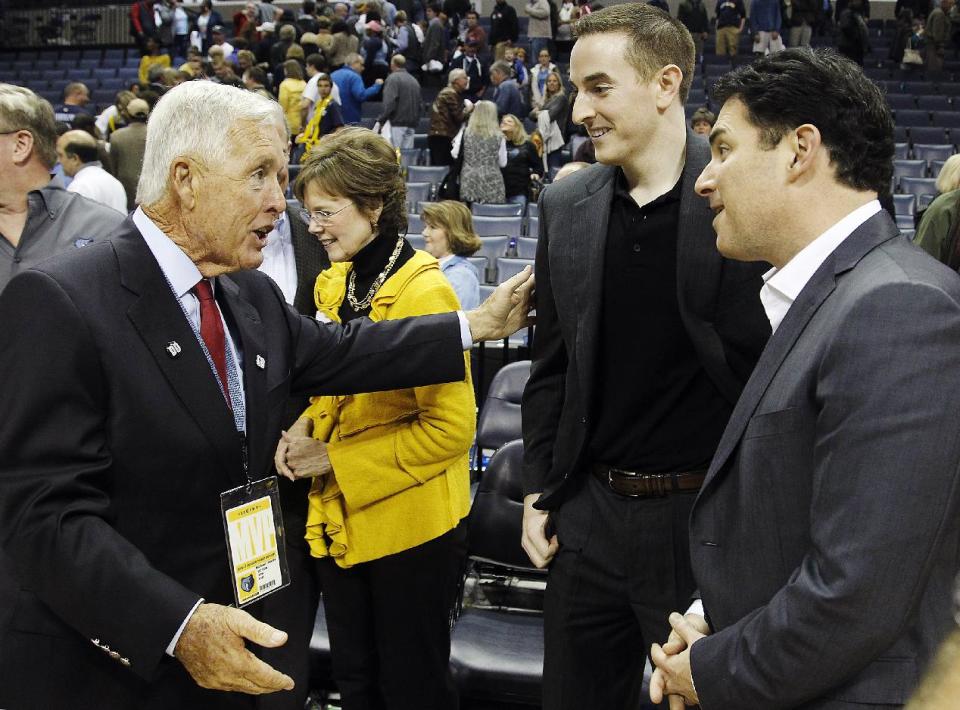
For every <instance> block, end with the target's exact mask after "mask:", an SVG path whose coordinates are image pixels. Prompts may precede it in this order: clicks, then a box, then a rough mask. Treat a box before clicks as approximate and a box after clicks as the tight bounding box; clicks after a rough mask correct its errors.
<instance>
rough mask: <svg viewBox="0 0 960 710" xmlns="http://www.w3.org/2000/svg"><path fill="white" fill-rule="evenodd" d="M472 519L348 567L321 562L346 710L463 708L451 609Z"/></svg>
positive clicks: (334, 657) (336, 669) (332, 644)
mask: <svg viewBox="0 0 960 710" xmlns="http://www.w3.org/2000/svg"><path fill="white" fill-rule="evenodd" d="M466 528H467V526H466V521H462V522H461V523H460V525H459V526H457V527H456V528H454V529H453V530H451V531H450V532H448V533H446V534H444V535H441V536H440V537H438V538H436V539H434V540H430V541H428V542H425V543H423V544H422V545H418V546H417V547H414V548H411V549H409V550H404V551H403V552H398V553H396V554H394V555H388V556H387V557H383V558H381V559H378V560H372V561H370V562H364V563H361V564H358V565H355V566H353V567H351V568H349V569H341V568H340V567H338V566H337V564H336V563H335V562H334V561H333V560H332V559H330V558H323V559H320V560H317V569H318V570H319V573H320V582H321V585H322V587H323V605H324V609H325V611H326V617H327V629H328V630H329V633H330V653H331V662H332V665H333V679H334V681H335V682H336V684H337V688H338V689H339V691H340V696H341V703H340V705H341V707H342V708H343V710H387V709H389V710H457V708H458V707H459V701H458V699H457V690H456V687H455V686H454V683H453V677H452V676H451V673H450V612H451V610H452V608H453V604H454V602H455V600H456V595H457V592H458V591H459V588H460V576H461V574H462V572H463V564H464V560H465V556H466V549H467V545H466V539H467V536H466V532H467V530H466Z"/></svg>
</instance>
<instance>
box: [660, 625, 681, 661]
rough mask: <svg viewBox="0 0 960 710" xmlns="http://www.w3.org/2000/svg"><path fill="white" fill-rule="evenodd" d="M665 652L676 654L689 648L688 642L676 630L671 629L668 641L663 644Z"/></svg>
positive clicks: (670, 654) (669, 654) (671, 654)
mask: <svg viewBox="0 0 960 710" xmlns="http://www.w3.org/2000/svg"><path fill="white" fill-rule="evenodd" d="M662 648H663V652H664V653H665V654H667V655H668V656H675V655H677V654H678V653H681V652H682V651H684V650H685V649H686V648H687V642H686V641H684V640H683V637H682V636H681V635H680V634H678V633H677V632H676V631H671V632H670V636H669V638H667V642H666V643H665V644H663V646H662Z"/></svg>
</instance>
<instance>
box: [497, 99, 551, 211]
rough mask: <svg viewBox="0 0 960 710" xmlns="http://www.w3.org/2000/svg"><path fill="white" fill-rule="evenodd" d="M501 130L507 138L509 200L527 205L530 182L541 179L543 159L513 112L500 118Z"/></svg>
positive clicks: (504, 173)
mask: <svg viewBox="0 0 960 710" xmlns="http://www.w3.org/2000/svg"><path fill="white" fill-rule="evenodd" d="M500 131H501V132H502V133H503V136H504V138H506V139H507V164H506V165H505V166H504V168H503V185H504V188H505V190H506V194H507V202H509V203H511V204H515V205H523V206H524V207H526V204H527V195H528V194H529V192H530V183H531V182H532V181H534V180H539V179H540V173H541V172H542V171H543V160H542V159H541V158H540V153H538V152H537V147H536V146H535V145H534V144H533V141H531V140H530V136H528V135H527V132H526V130H524V128H523V123H522V122H521V121H520V119H519V118H517V117H516V116H514V115H513V114H512V113H508V114H506V115H505V116H504V117H503V118H501V119H500Z"/></svg>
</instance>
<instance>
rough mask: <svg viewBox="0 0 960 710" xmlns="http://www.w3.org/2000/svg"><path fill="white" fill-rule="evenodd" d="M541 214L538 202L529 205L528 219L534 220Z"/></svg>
mask: <svg viewBox="0 0 960 710" xmlns="http://www.w3.org/2000/svg"><path fill="white" fill-rule="evenodd" d="M539 214H540V206H539V205H538V204H537V203H536V202H528V203H527V217H532V218H533V219H536V218H537V215H539Z"/></svg>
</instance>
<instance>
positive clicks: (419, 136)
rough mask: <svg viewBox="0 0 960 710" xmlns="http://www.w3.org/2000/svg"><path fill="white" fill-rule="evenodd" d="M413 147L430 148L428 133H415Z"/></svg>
mask: <svg viewBox="0 0 960 710" xmlns="http://www.w3.org/2000/svg"><path fill="white" fill-rule="evenodd" d="M413 147H414V148H424V149H425V148H429V147H430V146H429V143H428V142H427V134H426V133H414V134H413Z"/></svg>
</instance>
